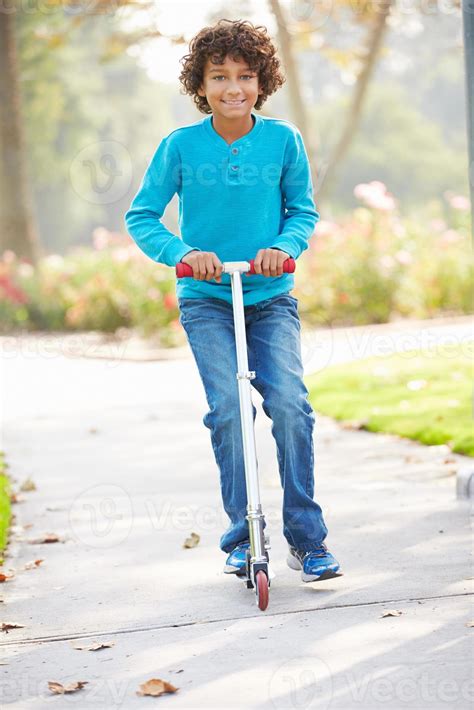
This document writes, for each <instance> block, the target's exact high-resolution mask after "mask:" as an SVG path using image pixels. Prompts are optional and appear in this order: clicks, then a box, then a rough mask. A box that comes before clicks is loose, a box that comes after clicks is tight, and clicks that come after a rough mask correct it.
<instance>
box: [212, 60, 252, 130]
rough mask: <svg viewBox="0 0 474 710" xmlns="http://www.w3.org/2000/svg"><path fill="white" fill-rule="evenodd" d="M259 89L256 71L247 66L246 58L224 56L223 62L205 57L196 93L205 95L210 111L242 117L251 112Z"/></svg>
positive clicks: (225, 116)
mask: <svg viewBox="0 0 474 710" xmlns="http://www.w3.org/2000/svg"><path fill="white" fill-rule="evenodd" d="M261 93H262V89H260V88H259V85H258V74H257V72H255V71H251V70H250V69H249V67H248V64H247V62H246V61H245V60H243V59H241V60H239V61H237V62H236V61H234V60H233V59H231V57H226V58H225V61H224V63H223V64H213V63H212V62H211V60H210V59H208V60H207V62H206V65H205V67H204V79H203V83H202V85H201V87H200V89H199V90H198V94H199V96H205V97H206V99H207V103H208V104H209V106H210V107H211V110H212V113H213V114H218V115H219V116H222V118H226V119H232V118H235V119H239V120H242V118H244V117H245V116H247V115H249V114H250V112H251V111H252V109H253V107H254V106H255V104H256V103H257V99H258V95H259V94H261Z"/></svg>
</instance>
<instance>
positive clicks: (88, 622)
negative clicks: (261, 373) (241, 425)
mask: <svg viewBox="0 0 474 710" xmlns="http://www.w3.org/2000/svg"><path fill="white" fill-rule="evenodd" d="M457 337H460V336H459V331H458V336H457ZM316 345H317V343H316ZM316 349H317V347H316ZM336 350H337V348H336ZM338 352H341V351H340V350H339V351H338ZM367 354H368V353H367V352H366V353H365V354H364V356H366V355H367ZM305 364H306V366H307V369H308V362H307V361H306V362H305ZM313 369H314V368H313ZM308 371H309V369H308ZM3 378H4V385H5V391H6V397H5V410H4V415H3V443H2V448H3V449H5V450H6V452H7V455H8V460H9V463H10V466H11V472H12V474H13V475H14V476H15V477H16V479H17V481H18V482H19V483H21V482H22V481H23V480H24V479H25V478H27V477H32V478H33V479H34V481H35V483H36V485H37V490H36V491H31V492H26V493H24V494H22V495H23V496H24V499H25V500H24V502H22V503H19V504H18V505H16V506H15V507H14V511H15V513H16V516H17V519H16V528H15V534H14V540H13V542H12V544H11V550H10V551H11V557H9V558H8V560H7V565H6V566H7V569H8V568H14V569H15V570H16V576H15V578H14V579H13V580H11V581H9V582H6V583H5V584H4V585H3V586H2V589H1V590H0V596H1V597H3V599H4V603H3V604H1V605H0V609H1V612H0V613H1V619H0V620H1V621H2V622H8V623H17V624H22V625H23V626H24V628H18V629H12V630H11V631H10V632H9V633H8V634H7V633H5V632H4V633H3V634H2V635H1V637H0V659H1V660H0V662H2V663H4V664H5V665H2V666H0V673H1V678H2V680H1V684H0V704H1V705H2V706H8V707H12V708H15V709H16V708H21V709H22V710H23V708H29V707H32V708H33V707H34V708H35V710H41V709H42V708H46V707H50V703H51V702H54V703H57V704H58V705H57V706H58V707H61V708H63V707H67V706H68V705H69V703H72V704H73V705H74V707H76V708H80V709H81V710H82V708H96V707H106V708H126V709H127V710H128V708H132V709H133V708H139V707H144V704H146V703H151V702H154V701H151V700H148V699H147V698H143V697H140V696H138V695H137V694H136V691H137V690H138V689H139V685H140V684H141V683H143V682H144V681H146V680H148V679H150V678H161V679H163V680H166V681H168V682H170V683H172V684H173V685H175V686H176V687H178V688H179V691H178V692H177V693H175V694H172V695H164V696H162V697H160V698H159V699H157V700H156V702H157V703H159V705H160V707H166V708H168V707H169V708H172V707H173V708H174V707H179V708H222V707H232V708H269V709H270V708H290V709H293V708H294V709H295V710H301V708H304V709H306V708H318V709H319V708H331V710H332V708H341V709H342V708H343V709H344V710H347V709H350V708H363V709H364V710H370V709H371V708H380V709H382V708H383V709H384V710H388V709H389V708H390V709H392V708H393V709H394V710H395V709H396V710H400V708H410V709H413V710H415V709H416V710H418V709H419V708H425V707H426V708H430V709H431V708H443V709H447V708H449V710H452V709H453V708H468V707H471V704H472V699H473V690H472V676H471V673H472V634H473V633H474V629H473V628H471V627H469V626H467V625H466V624H467V623H468V622H469V621H471V619H472V618H473V616H474V614H473V606H472V579H473V574H474V572H473V569H472V561H471V557H470V549H469V543H470V541H471V530H470V525H469V514H470V512H471V509H470V506H469V504H468V503H461V502H458V501H457V500H456V498H455V472H456V468H457V467H458V466H460V465H463V464H464V463H466V461H467V460H466V459H464V457H461V456H456V455H451V454H449V452H448V450H447V448H446V447H423V446H421V445H418V444H416V443H414V442H410V441H405V440H399V439H397V438H396V437H392V436H385V435H374V434H371V433H369V432H364V431H350V430H345V429H342V428H341V427H339V426H338V425H337V424H336V423H334V422H333V421H332V420H330V419H328V418H325V417H322V416H319V415H317V425H316V430H315V447H316V448H315V452H316V497H317V500H318V501H319V502H320V503H321V505H322V506H323V509H324V512H325V518H326V522H327V524H328V528H329V536H328V540H327V542H328V545H329V546H330V549H331V550H332V551H333V552H334V554H335V555H336V557H337V558H338V559H339V560H340V562H341V564H342V565H343V569H344V572H345V575H344V576H343V577H341V578H339V579H336V580H330V581H327V582H322V583H319V584H318V583H314V584H304V583H302V582H301V580H300V578H299V575H298V573H296V572H294V571H292V570H290V569H289V568H288V567H287V566H286V563H285V551H286V547H285V542H284V538H283V536H282V533H281V502H282V493H281V489H280V485H279V477H278V471H277V466H276V455H275V447H274V442H273V439H272V437H271V433H270V421H269V420H268V419H267V418H266V417H265V415H264V413H263V411H262V409H261V406H260V402H261V399H260V397H259V396H258V394H257V393H256V392H255V394H254V401H255V403H256V405H257V407H258V415H257V442H258V456H259V470H260V477H261V488H262V499H263V507H264V512H265V515H266V518H267V523H268V524H267V531H268V532H269V534H270V538H271V545H272V547H271V550H270V555H271V560H272V566H273V570H274V572H275V574H276V577H275V579H274V580H273V582H272V587H271V591H270V604H269V608H268V610H267V611H266V612H264V613H262V612H260V611H258V609H257V607H256V605H255V597H254V593H253V592H252V591H250V590H247V589H246V588H245V586H244V584H243V583H242V582H241V581H239V580H237V579H235V578H230V579H229V578H228V577H225V576H224V575H222V574H221V568H222V565H223V562H224V555H223V553H222V552H221V551H220V549H219V547H218V541H219V537H220V535H221V533H222V531H223V530H224V529H225V528H226V526H227V521H226V519H225V514H224V513H223V511H222V509H221V501H220V491H219V485H218V472H217V468H216V466H215V463H214V460H213V456H212V450H211V446H210V440H209V432H208V430H207V429H205V428H204V426H203V424H202V416H203V414H204V413H205V411H206V402H205V397H204V393H203V390H202V385H201V383H200V380H199V377H198V374H197V372H196V370H195V367H194V363H193V361H192V360H191V359H188V358H183V359H179V360H170V361H156V362H129V361H126V360H125V359H112V360H106V359H88V358H72V357H65V356H64V355H61V354H59V353H56V354H54V353H53V354H49V355H48V354H45V353H43V354H41V353H40V352H36V353H35V352H26V351H24V350H22V349H21V348H19V349H18V350H17V352H16V353H14V354H13V355H12V354H11V351H10V356H8V354H7V356H6V357H5V358H4V361H3ZM30 526H31V527H30ZM191 532H196V533H198V534H199V535H200V536H201V540H200V543H199V545H198V546H197V547H195V548H193V549H184V548H183V547H182V544H183V541H184V539H185V538H186V537H188V536H189V535H190V533H191ZM46 533H57V534H58V535H59V536H60V537H61V539H63V540H64V542H63V543H56V544H42V545H38V544H32V543H30V542H28V541H29V540H33V539H35V538H38V537H41V536H42V535H45V534H46ZM38 558H43V559H44V562H43V563H42V564H41V565H40V567H38V568H37V569H32V570H25V569H24V565H25V564H26V563H27V562H30V561H32V560H35V559H38ZM387 610H397V611H400V612H401V615H399V616H388V617H385V618H382V615H383V613H384V612H385V611H387ZM94 640H98V641H104V642H105V641H107V642H109V641H110V642H113V644H114V645H113V646H112V647H110V648H105V649H102V650H99V651H86V650H76V649H75V648H73V646H74V645H86V644H88V643H90V642H92V641H94ZM78 680H81V681H87V682H88V684H87V685H86V686H85V687H84V688H83V689H82V690H80V691H79V692H77V693H75V694H72V695H70V696H62V697H61V698H54V699H53V700H52V699H51V694H50V692H49V690H48V685H47V683H48V681H59V682H61V683H63V684H66V683H68V682H72V681H78Z"/></svg>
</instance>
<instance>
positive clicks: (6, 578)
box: [0, 570, 15, 582]
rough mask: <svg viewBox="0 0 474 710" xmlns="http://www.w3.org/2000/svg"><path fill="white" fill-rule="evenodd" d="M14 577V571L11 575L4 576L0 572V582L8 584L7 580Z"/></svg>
mask: <svg viewBox="0 0 474 710" xmlns="http://www.w3.org/2000/svg"><path fill="white" fill-rule="evenodd" d="M14 576H15V572H14V570H13V571H12V574H4V573H3V572H0V582H8V580H9V579H13V577H14Z"/></svg>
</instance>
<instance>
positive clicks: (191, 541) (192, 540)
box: [183, 532, 201, 547]
mask: <svg viewBox="0 0 474 710" xmlns="http://www.w3.org/2000/svg"><path fill="white" fill-rule="evenodd" d="M200 539H201V538H200V537H199V535H198V534H197V533H194V532H192V533H191V537H187V538H186V540H185V541H184V543H183V547H196V545H197V544H198V543H199V540H200Z"/></svg>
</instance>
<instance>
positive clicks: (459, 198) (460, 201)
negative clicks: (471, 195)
mask: <svg viewBox="0 0 474 710" xmlns="http://www.w3.org/2000/svg"><path fill="white" fill-rule="evenodd" d="M448 202H449V204H450V205H451V207H452V208H453V209H455V210H463V211H465V212H467V211H468V210H469V209H470V208H471V202H470V200H469V199H468V198H467V197H464V195H453V197H451V198H449V200H448Z"/></svg>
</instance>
